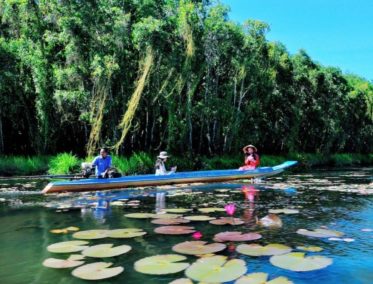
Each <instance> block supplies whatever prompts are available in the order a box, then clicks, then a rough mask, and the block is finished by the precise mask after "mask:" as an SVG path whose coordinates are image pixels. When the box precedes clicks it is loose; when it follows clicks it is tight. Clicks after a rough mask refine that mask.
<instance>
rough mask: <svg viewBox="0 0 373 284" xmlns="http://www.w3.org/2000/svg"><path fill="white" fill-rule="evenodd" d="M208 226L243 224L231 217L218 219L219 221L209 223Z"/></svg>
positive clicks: (238, 219)
mask: <svg viewBox="0 0 373 284" xmlns="http://www.w3.org/2000/svg"><path fill="white" fill-rule="evenodd" d="M209 223H210V224H213V225H233V226H237V225H242V224H244V223H245V222H244V221H243V220H241V219H240V218H231V217H220V218H219V219H216V220H212V221H210V222H209Z"/></svg>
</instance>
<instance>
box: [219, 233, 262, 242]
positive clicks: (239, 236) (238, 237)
mask: <svg viewBox="0 0 373 284" xmlns="http://www.w3.org/2000/svg"><path fill="white" fill-rule="evenodd" d="M261 237H262V235H260V234H258V233H246V234H244V233H242V232H222V233H218V234H216V235H215V237H214V241H216V242H235V241H236V242H244V241H253V240H258V239H260V238H261Z"/></svg>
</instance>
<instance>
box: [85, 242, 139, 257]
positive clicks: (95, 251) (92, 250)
mask: <svg viewBox="0 0 373 284" xmlns="http://www.w3.org/2000/svg"><path fill="white" fill-rule="evenodd" d="M131 249H132V248H131V247H130V246H127V245H121V246H117V247H113V244H101V245H96V246H92V247H88V248H86V249H84V250H83V251H82V254H83V255H84V256H89V257H99V258H104V257H114V256H117V255H121V254H124V253H127V252H129V251H130V250H131Z"/></svg>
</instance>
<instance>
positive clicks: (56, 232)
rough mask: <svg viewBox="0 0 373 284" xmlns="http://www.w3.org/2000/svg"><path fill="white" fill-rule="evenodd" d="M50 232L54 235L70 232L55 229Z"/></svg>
mask: <svg viewBox="0 0 373 284" xmlns="http://www.w3.org/2000/svg"><path fill="white" fill-rule="evenodd" d="M49 232H51V233H53V234H67V233H68V232H69V231H68V230H66V229H53V230H50V231H49Z"/></svg>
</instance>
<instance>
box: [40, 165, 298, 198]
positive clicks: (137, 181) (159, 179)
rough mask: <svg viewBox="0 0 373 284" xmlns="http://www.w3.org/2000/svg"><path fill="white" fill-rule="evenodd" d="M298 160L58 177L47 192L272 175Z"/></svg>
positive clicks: (219, 180) (46, 189)
mask: <svg viewBox="0 0 373 284" xmlns="http://www.w3.org/2000/svg"><path fill="white" fill-rule="evenodd" d="M296 163H297V162H296V161H287V162H284V163H282V164H281V165H277V166H274V167H259V168H257V169H255V170H247V171H241V170H212V171H195V172H179V173H175V174H171V175H164V176H156V175H154V174H153V175H137V176H126V177H120V178H112V179H97V178H93V179H81V180H74V181H58V182H51V183H49V184H48V185H47V186H46V187H45V188H44V190H43V193H58V192H79V191H97V190H108V189H119V188H127V187H137V186H156V185H166V184H178V183H194V182H222V181H230V180H240V179H248V178H260V177H267V176H272V175H275V174H278V173H281V172H283V171H284V170H285V169H286V168H288V167H291V166H293V165H295V164H296Z"/></svg>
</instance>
